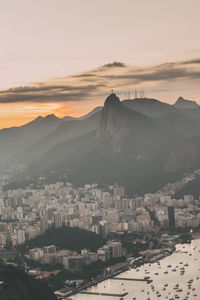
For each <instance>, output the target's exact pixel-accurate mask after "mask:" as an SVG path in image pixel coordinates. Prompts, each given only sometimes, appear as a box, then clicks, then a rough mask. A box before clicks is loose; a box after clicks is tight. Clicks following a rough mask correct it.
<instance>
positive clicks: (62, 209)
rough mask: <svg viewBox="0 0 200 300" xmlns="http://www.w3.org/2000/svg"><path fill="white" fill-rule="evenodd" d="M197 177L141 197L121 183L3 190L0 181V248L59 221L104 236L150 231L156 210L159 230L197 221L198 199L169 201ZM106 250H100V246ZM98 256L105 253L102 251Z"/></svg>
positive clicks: (199, 216) (199, 212)
mask: <svg viewBox="0 0 200 300" xmlns="http://www.w3.org/2000/svg"><path fill="white" fill-rule="evenodd" d="M197 175H200V170H196V171H194V172H192V173H191V174H188V175H185V177H184V178H182V179H181V180H179V181H177V182H175V183H174V184H167V185H166V186H165V187H164V188H163V189H162V190H159V191H158V192H157V193H154V194H145V195H144V196H143V197H134V198H127V197H126V195H125V189H124V187H123V186H114V185H111V186H107V187H104V188H101V187H99V186H98V185H97V184H87V185H85V186H84V187H74V186H73V185H72V184H71V183H65V182H57V183H55V184H49V185H44V186H43V187H42V188H37V189H34V188H30V187H27V188H24V189H22V188H21V189H16V190H8V191H6V192H5V191H3V181H2V182H0V248H1V247H2V248H3V247H5V245H10V246H16V245H20V244H23V243H24V242H25V241H26V240H30V239H33V238H34V237H36V236H37V235H41V234H44V233H45V231H46V230H47V229H48V228H51V227H55V228H59V227H62V226H63V225H65V226H69V227H79V228H81V229H86V230H89V231H93V232H95V233H97V234H100V235H102V236H103V237H106V236H107V235H108V234H109V233H115V232H124V231H129V232H151V231H152V230H153V225H154V222H153V221H152V218H151V216H150V214H151V212H154V213H155V216H156V218H157V219H158V220H159V222H160V226H162V227H164V228H168V227H170V228H174V227H175V226H176V227H197V226H199V225H200V206H199V199H194V198H193V197H192V196H191V195H185V196H184V198H183V199H178V200H177V199H173V195H174V193H175V192H176V191H177V190H178V189H180V187H182V186H184V185H185V184H186V183H187V182H189V181H191V180H193V179H194V178H195V177H196V176H197ZM104 250H105V249H104ZM99 251H102V253H104V252H105V253H104V254H102V257H103V256H105V257H107V254H106V250H105V251H103V250H102V249H100V250H99Z"/></svg>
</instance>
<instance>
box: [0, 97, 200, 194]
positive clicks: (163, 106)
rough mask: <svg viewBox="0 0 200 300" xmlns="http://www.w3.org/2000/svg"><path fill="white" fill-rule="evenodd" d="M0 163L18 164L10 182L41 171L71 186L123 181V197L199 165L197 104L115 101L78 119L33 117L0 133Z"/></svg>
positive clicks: (47, 177)
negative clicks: (21, 167)
mask: <svg viewBox="0 0 200 300" xmlns="http://www.w3.org/2000/svg"><path fill="white" fill-rule="evenodd" d="M0 145H2V146H1V149H0V166H1V169H2V168H4V169H8V168H10V167H12V166H13V165H17V164H21V165H24V166H25V169H24V171H23V172H22V173H21V174H20V175H19V174H17V175H15V176H14V177H13V178H12V179H11V182H10V184H9V185H8V187H9V188H11V187H12V186H13V187H17V186H20V184H22V183H23V184H24V183H25V182H27V181H29V180H30V178H31V180H32V179H34V180H36V179H37V178H39V177H44V178H45V180H46V182H55V181H58V180H67V181H72V182H74V183H75V184H79V185H81V184H86V183H92V182H96V183H99V184H102V185H103V184H114V183H116V184H122V185H124V186H125V188H126V191H127V194H128V195H135V194H143V193H145V192H154V191H156V190H157V189H159V188H160V187H162V185H163V184H165V183H166V182H168V181H172V180H174V179H176V178H178V177H180V176H181V175H182V174H183V173H184V172H187V171H190V170H193V169H195V168H197V167H198V166H199V165H200V158H199V155H198V152H199V150H200V107H199V105H198V104H197V103H196V102H192V101H189V100H185V99H183V98H182V97H179V98H178V100H177V101H176V103H175V104H174V105H169V104H167V103H163V102H161V101H158V100H156V99H149V98H135V99H132V100H131V99H129V100H124V101H120V99H119V98H118V97H117V96H116V95H115V94H114V93H112V94H110V95H109V96H108V97H107V98H106V100H105V103H104V106H103V107H97V108H95V109H94V110H93V111H92V112H90V113H89V114H87V115H86V116H83V117H81V118H71V117H64V118H62V119H60V118H57V117H56V116H54V115H48V116H46V117H38V118H37V119H35V120H34V121H32V122H30V123H28V124H26V125H24V126H21V127H14V128H8V129H3V130H1V131H0Z"/></svg>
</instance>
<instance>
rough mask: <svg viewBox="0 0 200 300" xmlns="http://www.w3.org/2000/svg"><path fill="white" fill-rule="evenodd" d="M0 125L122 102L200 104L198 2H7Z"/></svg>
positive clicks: (0, 13) (0, 14) (1, 16)
mask: <svg viewBox="0 0 200 300" xmlns="http://www.w3.org/2000/svg"><path fill="white" fill-rule="evenodd" d="M0 8H1V9H0V20H1V21H0V24H1V26H0V31H1V41H2V43H1V53H0V60H1V65H2V69H1V73H0V78H1V80H0V120H1V121H0V128H5V127H11V126H19V125H22V124H24V123H27V122H29V121H31V120H32V119H34V118H35V117H37V116H38V115H42V116H44V115H47V114H51V113H54V114H56V115H58V116H59V117H63V116H64V115H71V116H73V117H79V116H81V115H84V114H86V113H88V112H89V111H91V110H92V109H93V108H94V107H96V106H99V105H102V104H103V101H104V99H105V97H106V95H108V94H109V92H110V90H111V89H114V90H115V91H116V92H117V93H118V95H119V96H120V98H121V99H124V98H126V96H125V95H127V94H128V91H129V90H131V91H132V93H134V92H133V91H134V90H135V89H137V90H138V91H139V90H140V89H142V88H143V89H144V91H145V95H146V96H147V97H149V98H156V99H159V100H161V101H164V102H167V103H174V101H175V100H176V99H177V98H178V97H179V96H181V95H182V96H183V97H184V98H186V99H191V100H195V101H200V95H199V77H200V76H199V75H200V40H199V36H200V27H199V26H198V25H199V24H198V22H199V21H198V12H199V9H200V2H199V1H197V0H192V1H190V3H188V1H186V0H177V1H176V2H174V1H171V0H170V1H168V2H161V1H159V0H151V1H148V3H147V2H146V1H144V0H142V1H136V0H134V1H132V0H126V1H125V2H124V1H123V2H122V1H121V0H110V1H105V0H103V1H101V2H98V1H92V0H86V1H84V2H83V1H80V0H75V1H64V0H59V1H56V2H55V1H49V0H48V1H47V0H42V1H34V2H29V3H27V1H25V0H19V1H16V2H14V3H12V7H11V6H10V4H9V2H7V1H2V2H1V5H0Z"/></svg>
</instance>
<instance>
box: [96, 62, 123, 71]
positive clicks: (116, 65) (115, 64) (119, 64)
mask: <svg viewBox="0 0 200 300" xmlns="http://www.w3.org/2000/svg"><path fill="white" fill-rule="evenodd" d="M125 67H126V65H125V64H124V63H122V62H119V61H114V62H112V63H109V64H105V65H103V66H102V67H100V68H98V69H101V70H102V69H112V68H125Z"/></svg>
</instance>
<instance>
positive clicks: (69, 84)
mask: <svg viewBox="0 0 200 300" xmlns="http://www.w3.org/2000/svg"><path fill="white" fill-rule="evenodd" d="M199 64H200V58H196V59H192V60H185V61H179V62H170V63H163V64H160V65H155V66H150V67H146V68H136V67H133V66H129V65H126V64H124V63H122V62H112V63H108V64H106V65H103V66H101V67H99V68H97V69H95V70H91V71H87V72H82V73H80V74H75V75H73V76H69V77H62V78H56V79H52V80H51V81H49V82H43V83H35V84H34V85H30V86H24V87H17V88H11V89H7V90H3V91H0V103H16V102H37V103H40V102H41V103H45V102H55V103H58V102H68V101H74V102H79V101H85V100H91V101H92V100H94V98H98V97H100V96H101V97H102V95H104V94H105V93H106V92H108V91H109V90H110V89H111V88H115V89H126V88H127V87H128V86H131V85H135V86H136V87H137V85H143V86H145V84H147V85H151V84H154V85H155V83H156V85H157V88H158V89H159V88H162V89H163V88H164V86H165V85H166V86H167V84H168V83H173V86H174V87H175V83H176V82H177V84H178V81H180V80H186V81H188V82H189V81H190V82H191V81H192V80H193V82H196V80H197V79H198V80H199V77H200V66H199Z"/></svg>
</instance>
